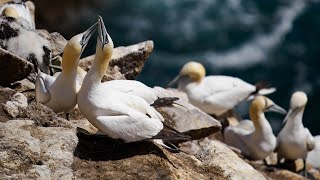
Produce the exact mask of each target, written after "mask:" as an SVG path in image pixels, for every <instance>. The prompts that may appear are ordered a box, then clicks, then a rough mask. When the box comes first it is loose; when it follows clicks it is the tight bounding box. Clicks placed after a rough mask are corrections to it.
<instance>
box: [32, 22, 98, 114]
mask: <svg viewBox="0 0 320 180" xmlns="http://www.w3.org/2000/svg"><path fill="white" fill-rule="evenodd" d="M96 28H97V23H96V24H94V25H93V26H91V27H90V28H89V29H87V30H86V31H85V32H83V33H80V34H78V35H76V36H74V37H72V38H71V39H70V40H69V41H68V43H67V45H66V46H65V48H64V53H63V56H62V71H61V73H59V75H57V76H56V77H53V76H50V75H48V74H45V73H42V72H39V74H38V75H37V79H36V89H35V92H36V101H37V102H40V103H42V104H44V105H46V106H48V107H49V108H51V109H52V110H53V111H55V112H65V113H69V112H70V111H72V110H73V108H74V107H75V106H76V103H77V98H76V78H77V74H78V73H77V67H78V63H79V59H80V56H81V54H82V52H83V50H84V48H85V47H86V45H87V43H88V42H89V39H90V37H91V36H92V34H93V33H94V31H95V29H96ZM67 118H68V116H67Z"/></svg>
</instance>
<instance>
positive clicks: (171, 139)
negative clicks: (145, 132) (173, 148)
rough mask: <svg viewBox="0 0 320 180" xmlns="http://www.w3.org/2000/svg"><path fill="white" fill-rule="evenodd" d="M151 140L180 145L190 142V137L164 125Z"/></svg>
mask: <svg viewBox="0 0 320 180" xmlns="http://www.w3.org/2000/svg"><path fill="white" fill-rule="evenodd" d="M152 139H161V140H162V141H163V142H165V143H181V142H186V141H190V140H191V137H190V136H188V135H185V134H182V133H179V132H177V131H176V130H174V129H171V128H169V127H167V126H166V125H164V127H163V129H162V130H161V131H160V132H159V133H158V134H157V135H155V136H153V137H152Z"/></svg>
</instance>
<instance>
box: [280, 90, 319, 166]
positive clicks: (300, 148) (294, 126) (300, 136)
mask: <svg viewBox="0 0 320 180" xmlns="http://www.w3.org/2000/svg"><path fill="white" fill-rule="evenodd" d="M307 101H308V98H307V95H306V94H305V93H304V92H300V91H298V92H295V93H294V94H293V95H292V97H291V101H290V110H289V112H288V114H287V116H286V117H285V119H284V123H285V126H284V127H283V129H282V130H281V131H280V133H279V134H278V137H277V152H278V158H279V160H280V159H281V158H285V159H288V160H296V159H298V158H302V159H303V160H306V158H307V154H308V152H309V151H311V150H312V149H314V146H315V141H314V139H313V136H312V135H311V133H310V131H309V130H308V129H307V128H305V127H304V126H303V124H302V116H303V112H304V108H305V106H306V104H307Z"/></svg>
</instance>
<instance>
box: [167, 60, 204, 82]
mask: <svg viewBox="0 0 320 180" xmlns="http://www.w3.org/2000/svg"><path fill="white" fill-rule="evenodd" d="M205 76H206V69H205V68H204V66H203V65H202V64H201V63H198V62H194V61H190V62H188V63H187V64H185V65H184V66H183V67H182V69H181V70H180V73H179V75H178V76H177V77H175V78H174V79H173V80H172V81H171V82H170V83H169V86H170V85H173V84H174V83H176V82H178V81H179V80H180V79H181V78H183V77H187V78H189V79H190V80H191V81H193V82H200V81H201V80H202V79H203V78H204V77H205Z"/></svg>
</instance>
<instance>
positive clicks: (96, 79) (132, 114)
mask: <svg viewBox="0 0 320 180" xmlns="http://www.w3.org/2000/svg"><path fill="white" fill-rule="evenodd" d="M112 52H113V42H112V39H111V38H110V36H109V34H108V33H107V31H106V29H105V26H104V23H103V20H102V18H101V17H99V38H98V41H97V47H96V55H95V59H94V62H93V65H92V66H91V68H90V70H89V72H88V73H87V75H86V77H85V78H84V81H83V84H82V87H81V89H80V91H79V93H78V97H77V101H78V106H79V109H80V111H81V113H82V114H83V115H84V116H85V117H86V118H87V119H88V120H89V121H90V122H91V123H92V124H93V125H94V126H95V127H97V128H98V129H99V130H100V131H101V132H102V133H104V134H106V135H108V136H110V137H112V138H114V139H121V140H123V141H125V142H134V141H140V140H145V139H150V138H154V137H155V136H156V135H158V134H159V133H160V132H161V130H163V123H162V122H163V120H164V119H163V117H162V116H161V115H160V114H159V113H158V112H157V111H156V110H155V109H154V108H153V107H152V106H150V104H149V103H148V102H147V101H146V100H145V99H143V98H141V97H139V96H137V95H135V94H134V93H130V92H128V90H126V91H127V92H124V91H123V89H122V87H123V86H122V85H119V83H120V84H121V83H122V81H109V82H104V83H101V79H102V77H103V75H104V74H105V72H106V70H107V68H108V65H109V61H110V60H111V56H112ZM123 82H126V83H127V87H129V86H130V85H133V84H137V83H136V82H133V81H123ZM111 84H113V87H116V86H118V87H120V90H119V89H117V88H110V86H111ZM133 86H134V85H133ZM134 87H135V86H134Z"/></svg>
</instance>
